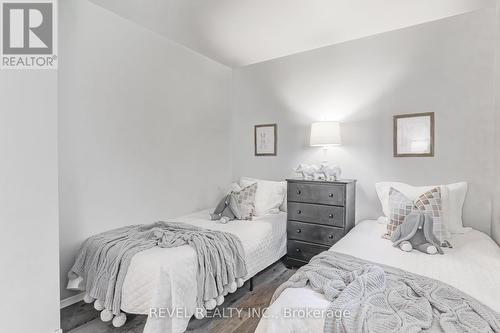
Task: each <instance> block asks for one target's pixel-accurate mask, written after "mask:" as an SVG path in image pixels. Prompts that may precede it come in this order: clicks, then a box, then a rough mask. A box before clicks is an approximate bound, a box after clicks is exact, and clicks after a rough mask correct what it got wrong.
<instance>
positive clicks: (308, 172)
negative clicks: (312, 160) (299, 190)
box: [293, 164, 320, 180]
mask: <svg viewBox="0 0 500 333" xmlns="http://www.w3.org/2000/svg"><path fill="white" fill-rule="evenodd" d="M319 170H320V168H319V167H318V166H317V165H314V164H299V166H298V167H297V168H296V169H295V170H293V171H295V172H297V173H300V174H302V178H303V179H307V180H311V179H318V175H319Z"/></svg>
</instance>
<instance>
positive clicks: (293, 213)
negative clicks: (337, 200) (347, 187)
mask: <svg viewBox="0 0 500 333" xmlns="http://www.w3.org/2000/svg"><path fill="white" fill-rule="evenodd" d="M288 219H290V220H296V221H303V222H311V223H318V224H325V225H330V226H335V227H343V226H344V207H337V206H323V205H313V204H308V203H300V202H288Z"/></svg>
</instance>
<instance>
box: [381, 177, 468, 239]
mask: <svg viewBox="0 0 500 333" xmlns="http://www.w3.org/2000/svg"><path fill="white" fill-rule="evenodd" d="M435 187H439V188H440V189H441V203H442V212H441V213H442V214H441V223H442V225H443V233H444V236H445V237H446V239H447V240H449V239H451V233H458V234H461V233H462V234H463V233H465V232H467V231H468V230H470V228H465V227H464V226H463V221H462V207H463V205H464V201H465V196H466V194H467V183H466V182H461V183H454V184H448V185H434V186H412V185H409V184H405V183H398V182H380V183H377V184H375V188H376V190H377V195H378V197H379V199H380V203H381V205H382V210H383V212H384V215H385V216H387V217H389V192H390V190H391V188H394V189H396V190H398V191H399V192H401V193H403V194H404V195H405V196H406V197H407V198H408V199H410V200H416V199H417V198H418V196H419V195H421V194H422V193H424V192H427V191H429V190H431V189H433V188H435Z"/></svg>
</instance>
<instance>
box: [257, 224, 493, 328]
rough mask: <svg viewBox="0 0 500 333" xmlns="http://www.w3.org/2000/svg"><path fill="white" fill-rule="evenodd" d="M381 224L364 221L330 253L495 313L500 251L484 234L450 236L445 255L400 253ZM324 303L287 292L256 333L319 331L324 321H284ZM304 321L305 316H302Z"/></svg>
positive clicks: (305, 291) (307, 292)
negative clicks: (437, 286) (457, 294)
mask: <svg viewBox="0 0 500 333" xmlns="http://www.w3.org/2000/svg"><path fill="white" fill-rule="evenodd" d="M385 230H386V225H384V224H379V223H377V222H376V221H371V220H369V221H364V222H362V223H360V224H358V225H357V226H356V227H355V228H353V229H352V230H351V231H350V232H349V234H347V235H346V236H345V237H344V238H342V239H341V240H340V241H339V242H338V243H336V244H335V245H334V246H332V248H331V249H330V250H332V251H336V252H340V253H345V254H349V255H352V256H355V257H358V258H361V259H365V260H369V261H372V262H378V263H382V264H386V265H390V266H393V267H398V268H401V269H404V270H407V271H409V272H413V273H416V274H420V275H424V276H427V277H430V278H434V279H438V280H440V281H442V282H445V283H448V284H450V285H452V286H454V287H456V288H458V289H460V290H462V291H463V292H465V293H467V294H468V295H469V296H472V297H474V298H476V299H477V300H479V301H480V302H482V303H483V304H484V305H487V306H489V307H490V308H491V309H493V310H495V311H497V312H498V313H500V247H498V246H497V244H496V243H495V242H494V241H493V240H492V239H491V238H490V237H488V236H487V235H486V234H484V233H482V232H479V231H476V230H471V231H469V232H467V233H465V234H462V235H454V236H453V246H454V247H453V248H452V249H443V250H444V252H445V254H444V255H434V256H431V255H427V254H423V253H420V252H418V251H413V252H411V253H405V252H402V251H401V250H399V249H398V248H394V247H393V246H392V243H391V242H389V241H387V240H385V239H382V238H381V235H382V234H383V233H384V232H385ZM328 305H329V302H328V301H327V300H326V299H325V298H324V297H323V296H322V295H321V294H318V293H316V292H314V291H313V290H312V289H310V288H308V287H306V288H296V289H290V288H289V289H286V290H285V291H284V292H283V293H282V294H281V296H280V297H279V298H278V299H277V300H276V301H275V302H274V303H273V304H272V305H271V306H270V307H269V309H268V310H267V312H266V318H263V319H262V320H261V321H260V323H259V326H258V327H257V330H256V333H264V332H266V333H271V332H276V333H278V332H279V333H284V332H297V333H301V332H311V333H313V332H323V324H324V318H310V317H312V316H309V318H289V317H290V316H288V315H287V314H289V313H290V312H289V310H288V309H293V308H295V309H305V308H308V309H326V308H327V307H328ZM306 317H307V316H306Z"/></svg>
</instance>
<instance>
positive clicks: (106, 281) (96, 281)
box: [68, 222, 247, 326]
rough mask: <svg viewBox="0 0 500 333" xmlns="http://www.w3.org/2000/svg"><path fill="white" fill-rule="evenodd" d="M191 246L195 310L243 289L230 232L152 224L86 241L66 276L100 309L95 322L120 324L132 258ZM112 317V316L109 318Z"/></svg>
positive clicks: (241, 265) (240, 260)
mask: <svg viewBox="0 0 500 333" xmlns="http://www.w3.org/2000/svg"><path fill="white" fill-rule="evenodd" d="M182 245H189V246H191V247H192V248H193V249H194V250H195V251H196V254H197V258H198V273H197V284H198V296H197V306H198V308H200V309H202V311H200V312H197V313H206V310H212V309H214V308H215V307H216V306H217V305H220V304H222V302H223V300H224V295H226V294H227V293H228V292H234V291H235V290H236V288H237V287H241V286H242V285H243V278H244V277H245V276H246V275H247V269H246V264H245V260H244V258H245V256H244V250H243V246H242V244H241V241H240V240H239V238H238V237H236V236H235V235H233V234H231V233H227V232H221V231H214V230H208V229H203V228H199V227H195V226H192V225H189V224H185V223H173V222H156V223H152V224H148V225H132V226H127V227H122V228H118V229H114V230H110V231H107V232H104V233H100V234H98V235H95V236H92V237H90V238H88V239H87V240H86V241H85V242H84V243H83V245H82V247H81V249H80V252H79V254H78V256H77V258H76V261H75V263H74V265H73V267H72V268H71V270H70V271H69V273H68V277H69V279H70V280H75V279H79V280H80V282H79V284H78V286H77V288H76V289H79V290H82V291H86V294H85V301H86V302H88V303H90V302H94V307H95V308H96V309H97V310H99V311H102V312H101V319H103V320H104V321H109V320H112V319H113V324H114V325H115V326H122V325H123V324H124V323H125V321H126V316H125V314H123V313H121V312H120V306H121V296H122V287H123V283H124V281H125V276H126V274H127V270H128V267H129V265H130V262H131V260H132V257H133V256H134V255H135V254H136V253H138V252H140V251H144V250H147V249H150V248H152V247H156V246H158V247H163V248H169V247H177V246H182ZM113 317H114V318H113Z"/></svg>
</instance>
